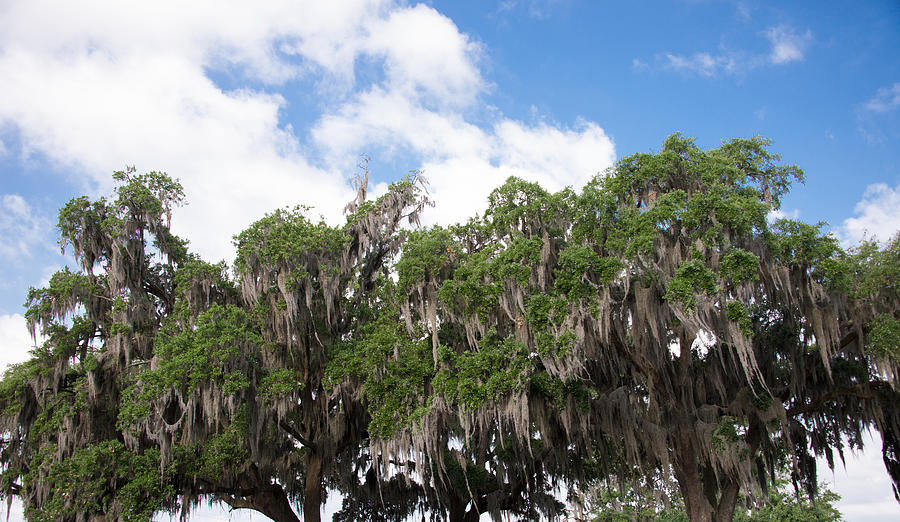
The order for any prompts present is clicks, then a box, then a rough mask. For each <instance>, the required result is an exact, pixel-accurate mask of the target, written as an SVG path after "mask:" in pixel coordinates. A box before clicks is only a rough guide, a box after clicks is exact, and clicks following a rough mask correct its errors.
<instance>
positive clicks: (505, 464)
mask: <svg viewBox="0 0 900 522" xmlns="http://www.w3.org/2000/svg"><path fill="white" fill-rule="evenodd" d="M768 147H769V142H768V141H767V140H765V139H762V138H752V139H735V140H730V141H726V142H724V143H723V144H722V146H720V147H718V148H715V149H709V150H703V149H701V148H699V147H698V146H696V144H695V143H694V142H693V140H691V139H690V138H687V137H685V136H682V135H680V134H676V135H673V136H670V137H669V138H668V139H667V140H666V141H665V143H664V144H663V146H662V149H661V150H660V151H659V152H655V153H639V154H635V155H632V156H629V157H627V158H624V159H622V160H621V161H619V162H618V163H617V164H616V166H615V167H614V168H613V169H611V170H610V171H608V172H604V173H601V174H599V175H597V176H596V177H595V178H594V179H593V180H592V181H591V182H590V183H588V184H587V185H586V186H585V187H584V188H583V189H582V190H581V191H575V190H572V189H564V190H562V191H560V192H557V193H551V192H548V191H546V190H545V189H543V188H542V187H540V186H539V185H537V184H534V183H530V182H527V181H525V180H521V179H516V178H510V179H509V180H508V181H507V182H506V183H505V184H504V185H503V186H501V187H499V188H497V189H496V190H495V191H494V192H493V193H492V194H491V196H490V198H489V204H488V207H487V209H486V210H485V212H484V214H483V216H475V217H473V218H472V219H470V220H469V221H468V222H466V223H463V224H457V225H454V226H450V227H440V226H433V227H427V228H423V227H420V226H417V224H418V216H419V214H420V213H421V212H422V211H423V210H426V209H425V207H427V205H428V204H429V201H428V198H427V197H426V193H425V192H424V190H423V180H422V178H421V176H420V175H419V174H418V173H415V172H414V173H411V174H410V175H409V176H407V177H406V178H404V179H403V180H402V181H400V182H398V183H395V184H393V185H391V187H390V189H389V190H388V191H387V193H386V194H385V195H383V196H381V197H380V198H378V199H377V200H369V199H367V197H366V196H367V195H366V186H367V184H368V175H367V173H365V175H363V176H361V177H360V179H359V180H358V189H359V190H358V195H357V198H356V200H355V201H353V202H351V204H349V205H348V207H347V209H346V214H347V219H346V223H345V224H344V225H341V226H331V225H328V224H326V223H324V222H314V221H312V220H310V219H309V218H308V217H307V210H308V209H307V208H305V207H297V208H293V209H278V210H276V211H274V212H272V213H271V214H268V215H266V216H264V217H263V218H261V219H260V220H259V221H257V222H255V223H253V224H252V225H250V227H248V228H247V229H246V230H244V231H243V232H241V233H240V234H238V235H237V236H235V239H234V245H235V248H236V252H237V257H236V259H235V261H234V263H233V265H232V266H231V269H230V270H229V267H228V266H226V265H225V264H224V263H220V264H211V263H208V262H205V261H203V260H202V259H200V258H199V257H198V256H197V255H196V254H192V253H191V252H190V250H189V246H188V243H187V242H186V241H185V240H183V239H180V238H178V237H176V236H174V235H173V234H172V233H171V231H170V220H171V215H172V210H173V208H174V207H176V206H177V205H179V204H181V203H182V202H183V199H184V194H183V191H182V189H181V186H180V185H179V184H178V183H177V182H176V181H174V180H172V179H171V178H169V177H168V176H166V175H164V174H160V173H155V172H152V173H149V174H137V173H136V172H135V171H133V170H130V171H125V172H120V173H116V174H115V179H116V181H117V183H118V185H117V188H116V191H115V194H114V196H113V197H111V198H109V199H104V198H101V199H99V200H95V201H92V200H90V199H88V198H76V199H73V200H72V201H70V202H69V203H68V204H67V205H66V206H65V207H63V208H62V209H61V211H60V219H59V230H60V235H61V244H62V246H63V248H69V247H71V249H72V252H73V254H74V256H75V258H76V259H77V260H78V263H79V267H78V268H77V269H69V268H66V269H64V270H62V271H60V272H58V273H57V274H56V275H54V276H53V277H52V278H51V280H50V284H49V285H48V286H47V287H46V288H40V289H32V290H31V291H30V292H29V294H28V297H27V302H26V307H27V313H26V317H27V318H28V322H29V325H30V326H31V327H32V328H33V329H34V330H35V332H39V333H41V334H42V335H43V338H45V339H46V340H45V341H44V342H43V343H42V344H41V345H40V346H38V347H36V348H35V350H34V351H33V356H32V358H31V360H29V361H28V362H25V363H23V364H20V365H15V366H12V367H11V368H10V369H9V370H8V371H7V373H6V375H5V376H4V379H3V381H2V382H0V423H2V430H3V432H4V435H3V442H2V448H0V463H2V470H3V472H2V475H0V494H2V495H3V496H4V497H6V498H11V497H12V496H19V497H21V498H22V499H23V500H24V502H25V506H26V515H27V516H28V518H29V519H31V520H89V519H92V518H96V517H98V516H103V517H106V518H108V519H121V520H146V519H148V518H149V517H150V516H151V515H152V514H153V513H157V512H166V511H167V512H170V513H175V512H178V511H181V512H182V513H185V514H186V513H187V512H189V511H190V509H192V508H193V507H195V506H196V505H197V503H198V502H200V501H201V500H204V499H206V500H213V501H220V502H224V503H226V504H228V505H230V506H232V507H234V508H250V509H255V510H257V511H259V512H261V513H264V514H266V515H267V516H269V517H271V518H273V519H275V520H298V516H297V513H296V512H295V510H294V509H295V508H296V507H297V506H301V507H302V515H303V519H304V520H310V521H314V520H319V518H320V511H321V504H322V501H323V499H324V496H325V494H326V493H327V492H328V491H337V492H339V493H340V494H341V495H342V496H343V506H342V510H341V511H339V512H338V513H337V514H335V519H336V520H403V519H404V518H406V517H408V516H410V515H411V514H414V513H419V516H423V517H424V516H427V517H430V518H431V519H434V520H452V521H456V520H477V519H478V518H479V516H480V515H481V514H483V513H489V514H490V515H491V516H492V517H493V518H494V519H499V517H501V516H502V514H503V513H512V514H515V515H517V516H520V517H523V518H527V519H536V518H539V517H545V518H551V519H552V518H554V517H556V516H558V515H560V514H562V513H563V512H564V510H565V509H574V510H576V511H581V510H583V509H584V508H585V506H584V502H583V499H584V498H585V495H584V494H585V492H587V491H589V490H590V489H591V488H592V487H595V485H596V484H601V483H602V484H607V485H608V486H609V485H615V488H616V489H618V490H620V491H632V492H634V494H635V495H639V496H642V498H646V499H653V500H648V502H649V503H645V504H642V505H651V506H657V507H660V509H663V508H665V506H667V505H668V503H669V502H670V500H672V499H675V500H676V501H677V503H678V505H681V506H683V509H684V513H685V514H686V516H687V517H688V518H690V519H691V520H730V519H731V518H732V517H733V516H734V514H735V513H736V512H737V513H739V514H741V515H742V516H744V515H746V514H747V513H751V512H755V511H756V510H758V509H763V508H762V507H763V506H775V507H777V506H778V505H782V504H785V502H786V500H785V498H786V497H785V496H784V494H783V493H781V492H782V491H783V488H782V487H781V485H782V484H783V482H784V474H783V473H781V472H780V471H779V473H776V471H777V470H784V469H786V470H788V471H787V477H788V480H789V482H791V483H792V484H793V486H794V488H795V491H796V494H797V495H803V496H806V497H808V498H816V495H818V492H817V485H818V479H817V474H816V471H817V470H816V457H817V456H824V457H825V458H826V459H827V462H828V463H829V465H831V466H833V465H834V462H835V456H837V457H839V458H841V459H843V455H844V450H845V449H846V448H847V447H848V446H849V447H850V448H859V447H861V446H862V440H863V439H862V435H863V433H864V432H865V431H866V430H868V429H875V430H877V431H878V432H880V433H881V436H882V439H883V441H884V446H883V455H884V462H885V466H886V469H887V470H888V472H889V474H890V475H891V477H892V478H893V480H894V484H895V493H896V492H897V485H898V484H900V453H898V452H900V400H898V399H900V396H898V393H897V390H896V385H897V377H898V369H900V368H898V363H900V292H898V284H900V237H898V236H894V237H893V238H892V239H891V240H890V241H889V242H887V244H886V245H884V246H879V245H878V244H877V243H875V242H866V243H863V244H861V245H858V246H856V247H854V248H852V249H850V250H844V249H842V248H841V247H840V245H839V244H838V242H837V240H836V239H835V238H834V237H833V236H832V235H829V234H827V233H826V232H825V227H824V224H822V223H819V224H816V225H810V224H806V223H802V222H799V221H794V220H786V219H780V220H772V219H771V217H770V216H771V215H772V212H773V211H774V210H777V209H778V208H779V206H780V202H781V198H782V197H783V196H784V195H785V194H786V193H787V192H788V191H789V189H790V187H791V185H792V184H793V183H794V182H797V181H802V180H803V172H802V170H801V169H800V168H798V167H796V166H793V165H785V164H782V162H781V159H780V158H779V157H778V156H777V155H776V154H773V153H772V152H770V151H769V148H768ZM403 223H408V226H409V228H404V227H403V226H402V224H403ZM660 484H669V485H670V486H671V487H656V486H658V485H660ZM610 487H611V486H610ZM564 492H567V493H568V495H569V498H568V499H566V498H563V495H564ZM779 495H780V496H779ZM775 507H768V508H766V509H769V510H773V509H775ZM785 509H787V508H785ZM792 509H793V508H792Z"/></svg>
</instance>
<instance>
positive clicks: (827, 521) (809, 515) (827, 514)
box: [734, 486, 843, 522]
mask: <svg viewBox="0 0 900 522" xmlns="http://www.w3.org/2000/svg"><path fill="white" fill-rule="evenodd" d="M840 499H841V497H840V495H838V494H836V493H834V492H833V491H831V490H829V489H824V490H823V491H822V492H821V493H820V494H819V495H818V496H816V497H815V499H814V500H810V499H809V498H806V497H799V496H797V495H796V494H792V493H790V492H788V491H786V490H785V488H784V487H783V486H782V487H781V488H778V489H774V490H773V491H772V492H771V493H769V498H768V502H767V503H766V504H763V505H762V506H760V507H758V508H756V509H753V510H749V511H743V510H737V511H736V512H735V514H734V520H735V522H782V521H785V520H790V521H792V522H838V521H840V520H843V517H842V516H841V513H840V511H838V510H837V508H836V507H835V506H834V504H835V503H836V502H837V501H839V500H840Z"/></svg>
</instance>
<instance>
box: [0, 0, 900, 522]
mask: <svg viewBox="0 0 900 522" xmlns="http://www.w3.org/2000/svg"><path fill="white" fill-rule="evenodd" d="M898 50H900V3H898V2H896V1H887V0H886V1H877V0H871V1H867V2H821V1H818V2H811V1H810V2H804V1H797V2H774V1H773V2H762V1H752V0H746V1H741V0H672V1H668V2H662V1H650V0H647V1H599V0H598V1H587V0H585V1H579V0H479V1H461V0H456V1H432V2H423V3H416V2H406V1H402V0H348V1H337V0H334V1H329V2H322V1H297V0H291V1H288V0H284V1H282V0H275V1H267V2H262V1H261V2H254V3H252V4H251V3H249V2H237V1H228V0H217V1H212V0H195V1H192V2H175V1H167V0H157V1H154V2H127V1H121V0H109V1H101V0H94V1H90V0H85V1H82V2H68V1H63V0H0V181H2V183H0V269H2V274H3V275H2V277H0V366H4V367H5V365H6V364H7V363H9V362H16V361H20V360H22V359H23V358H24V357H26V356H27V349H28V348H27V347H28V346H29V345H30V344H31V343H32V342H31V341H30V338H29V336H28V334H27V333H26V331H25V328H24V319H23V317H22V313H23V311H24V310H23V307H22V303H23V302H24V300H25V294H26V292H27V289H28V288H29V287H30V286H41V285H42V284H46V282H47V281H48V280H49V277H50V275H52V274H53V273H54V272H55V271H56V270H58V269H59V268H60V267H62V266H64V265H66V264H67V263H68V264H70V265H71V264H72V260H71V259H70V258H67V257H66V256H64V255H61V254H60V249H59V246H58V245H57V239H58V237H57V232H56V230H55V223H56V211H57V210H58V208H59V207H60V206H62V205H63V204H65V202H66V201H68V200H69V199H70V198H72V197H75V196H80V195H90V196H92V197H97V196H101V195H107V194H109V192H110V190H111V188H112V178H111V173H112V172H113V171H116V170H122V169H124V168H125V167H126V166H135V167H136V168H137V169H138V170H139V171H151V170H157V171H165V172H168V173H169V174H170V175H172V176H173V177H176V178H178V179H180V180H181V182H182V183H183V185H184V187H185V191H186V194H187V199H188V205H187V206H185V207H183V208H180V209H178V210H177V211H176V213H175V216H174V228H175V232H176V233H178V234H180V235H181V236H183V237H186V238H187V239H189V240H190V242H191V246H192V248H193V249H194V251H196V252H198V253H200V254H201V255H202V256H203V257H204V258H205V259H207V260H209V261H219V260H225V261H227V262H230V261H231V260H232V258H233V247H232V244H231V238H232V236H233V235H234V234H236V233H238V232H240V231H241V230H242V229H243V228H245V227H246V226H248V225H249V224H250V223H252V222H253V221H254V220H256V219H258V218H260V217H262V216H263V215H264V214H265V213H266V212H269V211H272V210H274V209H276V208H278V207H283V206H294V205H297V204H307V205H312V206H313V207H314V208H313V210H312V213H313V215H322V216H323V217H324V218H325V219H326V220H329V221H330V222H334V223H337V222H339V220H340V216H341V209H342V208H343V206H344V204H346V203H347V202H348V201H350V199H352V195H353V190H352V189H351V183H352V179H353V177H354V176H355V175H356V174H357V173H358V165H359V164H360V159H361V158H362V157H363V156H367V157H369V158H370V162H369V165H370V171H371V175H372V178H371V181H372V187H371V188H372V190H373V193H376V194H377V193H378V192H380V191H384V190H385V187H386V185H387V184H388V183H390V182H392V181H396V180H398V179H400V178H401V177H402V176H403V175H404V174H406V173H407V172H408V171H409V170H412V169H419V170H421V171H423V172H424V176H425V177H426V179H427V180H428V181H429V183H430V192H431V196H432V198H433V199H434V200H435V202H436V206H435V207H434V208H433V209H429V210H428V211H427V212H426V214H425V216H424V222H425V223H426V224H434V223H452V222H455V221H458V220H463V219H465V218H467V217H468V216H471V215H473V214H474V213H475V212H479V211H481V210H482V209H483V208H484V205H485V203H486V196H487V194H488V193H489V192H490V190H491V189H493V188H494V187H496V186H497V185H499V184H500V183H502V182H503V180H505V179H506V178H507V177H508V176H511V175H516V176H520V177H523V178H526V179H529V180H534V181H538V182H540V183H541V184H542V185H543V186H544V187H546V188H548V189H551V190H557V189H560V188H563V187H566V186H572V187H574V188H576V189H578V188H580V187H581V186H582V185H583V184H584V183H585V182H586V181H588V180H589V179H591V178H592V177H593V176H595V175H597V174H598V173H602V172H603V171H605V170H606V169H607V168H609V167H610V166H612V165H613V163H614V162H615V161H616V160H617V159H620V158H622V157H624V156H627V155H629V154H632V153H635V152H647V151H654V150H659V148H660V147H661V144H662V142H663V140H664V139H665V137H666V136H667V135H669V134H671V133H673V132H683V133H685V134H687V135H690V136H693V137H695V138H696V140H697V143H698V144H699V145H700V146H702V147H715V146H717V145H718V144H720V143H721V140H723V139H729V138H734V137H751V136H754V135H762V136H765V137H768V138H771V139H772V142H773V145H772V150H773V151H775V152H778V153H780V154H781V155H782V157H783V160H784V162H786V163H790V164H797V165H799V166H800V167H802V168H803V169H804V170H805V172H806V183H805V184H804V185H798V186H796V187H795V188H794V190H793V191H792V192H791V193H790V195H789V196H788V197H787V198H786V199H785V201H784V205H783V208H782V212H783V214H784V215H786V216H789V217H794V218H797V219H801V220H804V221H807V222H818V221H825V222H827V223H828V224H829V225H828V226H829V230H831V231H832V232H833V233H834V234H835V235H836V236H837V237H838V238H839V239H840V240H841V241H842V243H843V244H844V245H845V246H851V245H853V244H855V243H856V242H858V241H859V240H860V239H862V238H863V237H875V238H876V239H879V240H882V241H883V240H885V239H887V238H889V237H890V236H891V235H892V234H893V233H894V231H896V230H897V229H898V228H900V147H898V145H900V53H898ZM873 448H876V450H875V451H869V452H867V453H864V454H862V455H861V456H859V458H858V459H851V460H850V461H849V463H850V465H851V469H850V471H848V472H846V473H845V472H844V471H843V470H839V471H838V473H837V474H835V475H834V477H831V476H830V473H828V472H827V471H826V472H823V476H826V478H827V479H828V480H829V481H832V479H833V482H834V483H835V486H834V488H835V489H836V490H837V491H838V492H839V493H841V494H842V495H843V496H844V501H843V503H842V504H841V507H842V509H843V511H844V513H845V515H846V516H847V518H848V520H875V519H877V518H878V517H880V518H881V519H884V520H888V519H894V518H897V517H898V516H900V508H898V504H897V503H896V502H895V501H894V500H893V498H892V496H891V492H890V486H889V482H888V480H887V477H886V474H885V472H884V470H883V467H882V465H881V463H880V458H879V455H878V451H877V444H875V445H873ZM854 466H855V467H854ZM854 470H855V471H854ZM198 516H199V515H198ZM12 519H15V515H14V516H13V518H12ZM12 519H11V520H12ZM197 520H199V518H197Z"/></svg>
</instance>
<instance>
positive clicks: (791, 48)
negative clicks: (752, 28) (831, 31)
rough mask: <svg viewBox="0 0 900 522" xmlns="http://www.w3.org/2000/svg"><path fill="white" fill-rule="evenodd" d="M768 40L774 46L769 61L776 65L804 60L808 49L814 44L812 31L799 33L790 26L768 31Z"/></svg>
mask: <svg viewBox="0 0 900 522" xmlns="http://www.w3.org/2000/svg"><path fill="white" fill-rule="evenodd" d="M766 38H768V39H769V43H770V44H771V46H772V50H771V52H770V53H769V60H770V61H771V62H772V63H774V64H783V63H790V62H797V61H800V60H803V58H804V56H805V55H806V48H807V47H809V44H810V42H812V31H810V30H808V29H807V30H806V32H803V33H798V32H797V31H796V30H794V29H793V28H791V27H789V26H785V25H779V26H776V27H770V28H769V29H768V30H767V31H766Z"/></svg>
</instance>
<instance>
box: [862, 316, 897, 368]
mask: <svg viewBox="0 0 900 522" xmlns="http://www.w3.org/2000/svg"><path fill="white" fill-rule="evenodd" d="M866 349H867V350H868V351H869V353H871V354H872V355H874V356H876V357H880V358H884V359H893V360H898V359H900V320H897V319H894V318H893V317H891V316H890V315H888V314H879V315H878V316H877V317H875V319H874V320H873V321H872V322H871V323H869V342H868V344H866Z"/></svg>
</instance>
